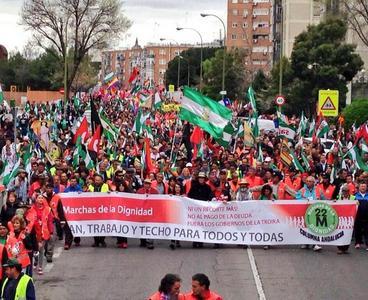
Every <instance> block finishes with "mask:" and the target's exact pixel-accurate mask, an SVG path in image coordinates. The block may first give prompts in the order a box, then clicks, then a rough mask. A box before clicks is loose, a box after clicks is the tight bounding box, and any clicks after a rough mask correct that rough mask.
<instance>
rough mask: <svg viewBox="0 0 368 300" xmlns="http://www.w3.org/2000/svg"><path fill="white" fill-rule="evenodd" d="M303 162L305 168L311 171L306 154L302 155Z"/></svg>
mask: <svg viewBox="0 0 368 300" xmlns="http://www.w3.org/2000/svg"><path fill="white" fill-rule="evenodd" d="M301 157H302V161H303V164H304V167H305V169H306V170H307V171H310V164H309V160H308V158H307V157H306V156H305V154H304V152H302V153H301Z"/></svg>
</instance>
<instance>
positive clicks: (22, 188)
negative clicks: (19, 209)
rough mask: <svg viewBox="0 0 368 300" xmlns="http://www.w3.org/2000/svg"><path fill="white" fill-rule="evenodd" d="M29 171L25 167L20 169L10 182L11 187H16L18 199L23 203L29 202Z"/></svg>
mask: <svg viewBox="0 0 368 300" xmlns="http://www.w3.org/2000/svg"><path fill="white" fill-rule="evenodd" d="M27 176H28V173H27V172H26V170H24V169H19V170H18V174H17V177H15V178H14V179H13V180H12V181H11V182H10V184H9V186H8V188H9V189H14V190H15V194H16V195H17V200H18V201H20V202H22V203H28V186H29V184H28V178H27Z"/></svg>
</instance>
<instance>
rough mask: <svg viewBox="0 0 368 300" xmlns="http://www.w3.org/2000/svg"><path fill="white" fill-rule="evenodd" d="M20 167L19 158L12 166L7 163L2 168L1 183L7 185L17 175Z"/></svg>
mask: <svg viewBox="0 0 368 300" xmlns="http://www.w3.org/2000/svg"><path fill="white" fill-rule="evenodd" d="M19 167H20V158H19V159H18V161H17V162H16V163H15V165H14V166H13V167H11V166H10V165H7V166H6V168H5V170H4V177H3V185H5V186H7V185H8V184H9V183H10V182H11V181H12V180H13V179H14V178H15V177H16V176H17V175H18V170H19Z"/></svg>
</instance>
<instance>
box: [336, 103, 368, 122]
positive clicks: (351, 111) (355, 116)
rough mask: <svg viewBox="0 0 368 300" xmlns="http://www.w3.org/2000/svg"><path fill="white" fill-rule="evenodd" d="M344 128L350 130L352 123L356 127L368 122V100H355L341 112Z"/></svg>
mask: <svg viewBox="0 0 368 300" xmlns="http://www.w3.org/2000/svg"><path fill="white" fill-rule="evenodd" d="M342 114H343V116H344V118H345V126H346V128H350V127H351V126H352V125H353V124H354V122H355V126H356V127H358V126H360V125H361V124H363V123H364V122H365V121H367V120H368V99H356V100H353V102H352V103H351V104H350V105H349V106H347V107H345V109H344V110H343V111H342Z"/></svg>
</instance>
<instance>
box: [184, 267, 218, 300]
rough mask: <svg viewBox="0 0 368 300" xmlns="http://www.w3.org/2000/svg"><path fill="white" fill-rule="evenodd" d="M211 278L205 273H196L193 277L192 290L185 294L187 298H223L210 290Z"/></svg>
mask: <svg viewBox="0 0 368 300" xmlns="http://www.w3.org/2000/svg"><path fill="white" fill-rule="evenodd" d="M210 283H211V282H210V280H209V278H208V277H207V275H205V274H201V273H198V274H195V275H193V277H192V292H190V293H188V294H187V295H185V300H223V298H222V297H221V296H220V295H218V294H216V293H215V292H213V291H211V290H210Z"/></svg>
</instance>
